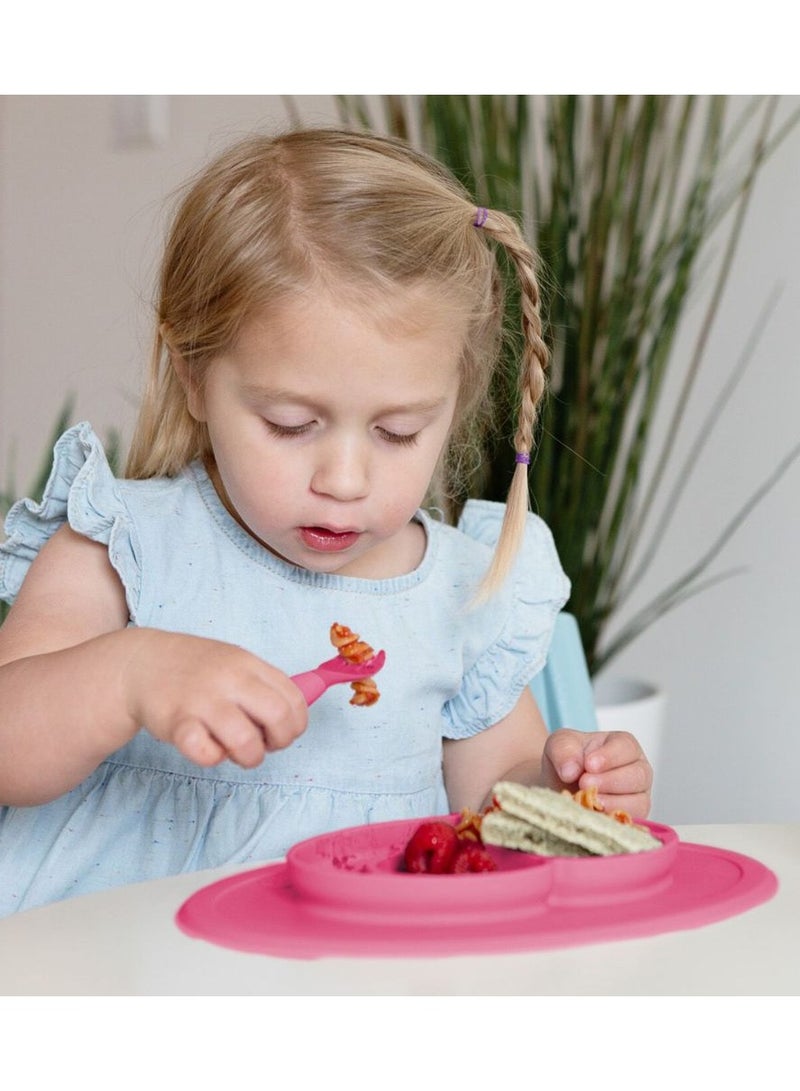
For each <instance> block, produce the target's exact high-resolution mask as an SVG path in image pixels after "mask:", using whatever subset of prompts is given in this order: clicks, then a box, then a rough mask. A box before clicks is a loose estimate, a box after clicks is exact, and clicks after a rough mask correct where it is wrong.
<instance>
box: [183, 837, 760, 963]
mask: <svg viewBox="0 0 800 1091" xmlns="http://www.w3.org/2000/svg"><path fill="white" fill-rule="evenodd" d="M454 820H455V816H451V821H454ZM420 821H422V820H420V819H412V820H403V821H398V822H384V823H378V824H375V825H371V826H359V827H356V828H353V829H347V830H340V831H337V832H335V833H331V834H324V835H322V836H320V837H314V838H311V839H309V840H308V841H304V842H301V843H300V844H298V845H296V846H294V848H292V849H291V850H290V851H289V853H288V855H287V859H286V863H285V864H271V865H268V866H267V867H264V868H258V869H256V870H253V871H247V872H244V873H242V874H240V875H235V876H232V877H230V878H227V879H223V880H221V881H219V882H217V883H213V884H211V885H210V886H207V887H204V888H203V889H202V890H199V891H197V893H195V894H194V895H192V897H190V898H189V899H188V900H187V901H186V902H185V903H184V904H183V905H182V906H181V908H180V910H179V911H178V914H177V917H176V920H177V923H178V926H179V927H180V928H181V929H182V930H183V931H184V932H186V933H187V934H189V935H191V936H195V937H197V938H200V939H204V940H207V941H209V942H211V943H215V944H218V945H220V946H223V947H230V948H233V949H235V950H240V951H251V952H258V953H261V954H270V955H277V956H282V957H285V958H318V957H323V956H335V955H339V956H341V955H349V956H403V957H409V956H411V957H413V956H423V955H424V956H431V955H454V954H480V953H488V952H495V953H498V952H509V951H517V950H538V949H544V948H548V947H565V946H573V945H578V944H584V943H594V942H601V941H607V940H612V939H625V938H633V937H636V936H644V935H653V934H656V933H659V932H668V931H674V930H676V929H680V928H693V927H698V926H699V925H702V924H708V923H711V922H713V921H716V920H721V919H723V918H725V917H728V916H732V915H733V914H735V913H740V912H743V911H744V910H745V909H749V908H751V907H752V906H755V905H758V904H759V903H760V902H763V901H766V900H767V899H768V898H770V897H772V895H773V894H774V893H775V890H776V889H777V880H776V878H775V876H774V875H773V873H772V872H771V871H769V870H768V869H767V868H765V867H764V866H763V865H762V864H760V863H759V862H758V861H756V860H753V859H751V858H750V857H747V856H742V855H740V854H737V853H732V852H727V851H725V850H722V849H716V848H711V847H707V846H703V845H694V844H687V843H683V842H680V841H679V840H678V837H677V834H676V833H675V831H674V830H672V829H671V828H670V827H669V826H662V825H659V824H656V823H647V825H648V827H649V829H650V830H651V832H652V833H653V834H654V836H656V837H657V838H658V839H659V840H660V841H661V842H662V847H661V848H658V849H654V850H653V851H651V852H646V853H635V854H630V855H622V856H608V857H588V858H580V859H568V858H563V857H560V858H543V857H535V856H530V855H528V854H525V853H517V852H511V851H508V850H504V849H495V848H492V849H491V850H490V851H491V852H492V855H493V856H494V858H495V861H496V863H497V864H498V870H497V871H495V872H485V873H484V872H481V873H477V874H467V875H409V874H406V873H405V872H403V871H401V870H400V860H401V854H402V850H403V848H404V846H405V844H406V842H407V840H408V838H409V837H410V836H411V834H412V833H413V832H414V830H415V829H416V827H417V826H418V825H419V823H420Z"/></svg>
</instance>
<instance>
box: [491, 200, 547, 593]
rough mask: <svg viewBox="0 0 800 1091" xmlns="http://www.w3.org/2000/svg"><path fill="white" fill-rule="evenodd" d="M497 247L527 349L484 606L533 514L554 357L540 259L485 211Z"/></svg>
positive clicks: (498, 215) (500, 218)
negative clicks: (516, 290) (545, 327)
mask: <svg viewBox="0 0 800 1091" xmlns="http://www.w3.org/2000/svg"><path fill="white" fill-rule="evenodd" d="M473 222H474V225H475V226H476V227H480V228H481V229H482V230H483V231H484V232H486V234H487V235H489V236H491V238H493V239H494V240H495V242H497V243H499V244H500V245H501V246H503V247H504V249H505V251H506V254H507V255H508V257H509V259H510V260H511V262H512V264H513V266H514V269H515V272H516V274H517V280H518V282H519V286H520V289H521V310H522V332H523V335H524V343H523V349H522V360H521V362H520V368H519V378H518V390H519V413H518V417H517V428H516V431H515V433H514V450H515V451H516V459H515V460H516V466H515V467H514V474H513V477H512V479H511V485H510V487H509V490H508V496H507V498H506V510H505V515H504V517H503V524H502V527H501V530H500V537H499V538H498V541H497V546H496V548H495V552H494V556H493V558H492V563H491V565H490V566H489V568H488V570H487V572H486V575H485V576H484V578H483V581H482V583H481V586H480V588H479V589H478V595H477V599H478V601H485V600H486V599H488V598H489V597H490V596H491V595H492V594H493V593H494V591H496V590H497V588H498V587H499V586H500V584H501V583H502V582H503V580H504V579H505V578H506V576H507V575H508V573H509V571H510V570H511V566H512V565H513V563H514V558H515V557H516V554H517V551H518V549H519V546H520V544H521V542H522V537H523V534H524V532H525V522H526V516H527V514H528V511H529V508H530V495H529V490H528V466H529V464H530V461H531V451H532V448H533V441H534V430H535V427H536V420H537V417H538V413H539V406H540V404H541V402H542V399H543V398H544V394H545V389H546V378H545V373H546V370H547V367H548V364H549V359H550V354H549V351H548V349H547V345H546V344H545V342H544V340H543V337H542V319H541V314H540V306H541V293H540V290H539V283H538V280H537V277H536V270H535V265H536V258H535V255H534V253H533V251H532V250H531V248H530V247H529V246H528V244H527V243H526V242H525V240H524V238H523V237H522V234H521V232H520V230H519V228H518V226H517V224H516V223H515V222H514V220H513V219H512V218H511V217H510V216H506V215H505V214H504V213H502V212H496V211H494V210H493V209H492V210H487V209H479V210H478V216H476V218H475V220H474V221H473Z"/></svg>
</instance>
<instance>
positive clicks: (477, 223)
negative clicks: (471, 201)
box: [472, 208, 489, 227]
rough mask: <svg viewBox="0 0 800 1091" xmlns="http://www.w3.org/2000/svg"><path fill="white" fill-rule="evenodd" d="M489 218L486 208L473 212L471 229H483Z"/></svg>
mask: <svg viewBox="0 0 800 1091" xmlns="http://www.w3.org/2000/svg"><path fill="white" fill-rule="evenodd" d="M488 218H489V209H488V208H479V209H477V211H476V212H475V219H474V220H473V221H472V224H473V227H483V225H484V224H485V223H486V221H487V219H488Z"/></svg>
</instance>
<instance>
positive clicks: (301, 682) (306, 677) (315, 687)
mask: <svg viewBox="0 0 800 1091" xmlns="http://www.w3.org/2000/svg"><path fill="white" fill-rule="evenodd" d="M291 679H292V681H293V682H294V684H295V685H296V686H297V688H298V689H299V690H300V692H301V693H302V694H303V696H304V697H305V699H306V704H307V705H313V703H314V702H315V701H316V700H317V698H318V697H321V696H322V695H323V693H324V692H325V690H326V689H327V688H328V683H327V682H326V681H325V679H324V678H323V677H322V676H321V675H319V674H317V672H316V671H303V673H302V674H293V675H291Z"/></svg>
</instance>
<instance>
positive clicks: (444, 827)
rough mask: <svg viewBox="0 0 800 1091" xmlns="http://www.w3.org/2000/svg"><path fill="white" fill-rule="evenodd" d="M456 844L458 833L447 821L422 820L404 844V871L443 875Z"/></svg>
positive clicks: (448, 866) (456, 847) (450, 860)
mask: <svg viewBox="0 0 800 1091" xmlns="http://www.w3.org/2000/svg"><path fill="white" fill-rule="evenodd" d="M458 844H459V842H458V835H457V834H456V831H455V829H454V828H453V827H452V826H451V825H449V823H447V822H423V823H422V824H421V825H420V826H418V827H417V829H416V830H415V831H414V833H413V834H412V836H411V838H410V840H409V842H408V844H407V845H406V848H405V853H404V855H403V860H404V862H405V866H406V871H411V872H415V873H419V872H428V873H429V874H431V875H444V874H445V873H446V872H448V871H449V870H450V864H451V863H452V861H453V859H454V857H455V855H456V850H457V849H458Z"/></svg>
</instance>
